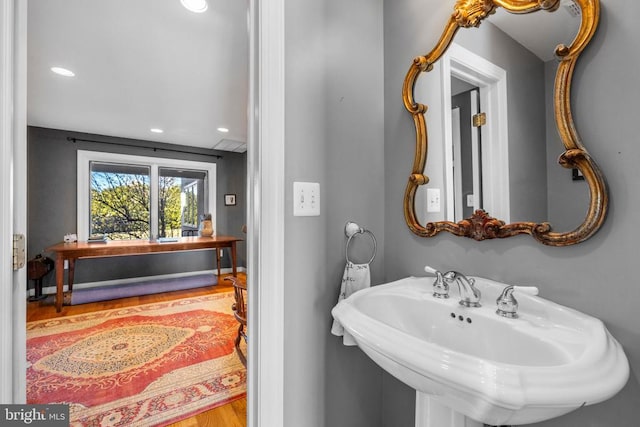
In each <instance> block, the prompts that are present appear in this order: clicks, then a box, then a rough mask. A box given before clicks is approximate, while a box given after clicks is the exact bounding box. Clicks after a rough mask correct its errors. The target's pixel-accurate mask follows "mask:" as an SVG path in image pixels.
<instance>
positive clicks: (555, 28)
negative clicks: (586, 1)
mask: <svg viewBox="0 0 640 427" xmlns="http://www.w3.org/2000/svg"><path fill="white" fill-rule="evenodd" d="M575 12H577V13H578V15H575ZM579 13H580V8H579V6H577V5H576V4H575V3H574V2H573V0H561V2H560V7H559V8H558V9H557V10H555V11H553V12H547V11H544V10H541V11H538V12H535V13H527V14H523V15H515V14H512V13H509V12H505V10H504V9H502V8H498V10H497V11H496V14H495V15H493V16H491V17H489V21H490V22H491V23H493V24H494V25H496V26H497V27H498V28H500V29H501V30H502V31H504V32H505V33H507V34H508V35H509V36H511V38H512V39H514V40H517V41H518V42H519V43H520V44H521V45H523V46H524V47H526V48H527V49H528V50H530V51H531V52H533V53H534V54H535V55H536V56H537V57H538V58H540V59H541V60H543V61H544V62H547V61H550V60H552V59H554V52H555V48H556V46H557V45H559V44H561V43H562V44H565V45H569V44H570V43H571V42H572V41H573V39H574V37H575V36H576V34H578V29H579V28H580V15H579Z"/></svg>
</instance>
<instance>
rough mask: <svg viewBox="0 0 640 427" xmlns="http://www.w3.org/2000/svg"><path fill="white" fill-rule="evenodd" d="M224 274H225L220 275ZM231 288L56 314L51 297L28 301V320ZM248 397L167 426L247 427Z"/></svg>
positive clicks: (222, 287) (226, 285)
mask: <svg viewBox="0 0 640 427" xmlns="http://www.w3.org/2000/svg"><path fill="white" fill-rule="evenodd" d="M223 277H224V275H223ZM238 277H240V278H241V279H244V280H246V277H245V275H244V273H238ZM232 289H233V287H232V286H231V283H230V282H228V281H225V280H220V283H219V284H218V285H217V286H214V287H213V288H211V287H209V288H199V289H187V290H183V291H176V292H165V293H162V294H157V295H143V296H139V297H130V298H122V299H118V300H111V301H101V302H95V303H90V304H81V305H73V306H64V307H62V311H61V312H60V313H56V308H55V307H54V306H53V300H52V299H51V298H49V299H47V300H44V301H40V302H29V303H27V321H28V322H32V321H35V320H44V319H52V318H56V317H61V316H65V315H73V314H84V313H91V312H93V311H100V310H110V309H114V308H121V307H130V306H134V305H140V304H151V303H156V302H162V301H171V300H174V299H180V298H188V297H196V296H200V295H208V294H211V293H218V292H229V291H231V290H232ZM246 418H247V400H246V398H243V399H238V400H235V401H233V402H231V403H229V404H226V405H224V406H220V407H218V408H215V409H212V410H210V411H207V412H203V413H201V414H198V415H196V416H193V417H191V418H187V419H185V420H183V421H179V422H177V423H174V424H171V426H170V427H199V426H203V427H209V426H216V427H246V425H247V421H246Z"/></svg>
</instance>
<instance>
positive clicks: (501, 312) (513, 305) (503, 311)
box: [496, 285, 518, 319]
mask: <svg viewBox="0 0 640 427" xmlns="http://www.w3.org/2000/svg"><path fill="white" fill-rule="evenodd" d="M513 291H514V286H513V285H511V286H507V287H505V288H504V289H503V290H502V293H501V294H500V296H499V297H498V298H497V299H496V304H497V306H498V308H497V309H496V314H497V315H498V316H502V317H508V318H510V319H515V318H517V317H518V300H517V299H516V298H515V297H514V296H513Z"/></svg>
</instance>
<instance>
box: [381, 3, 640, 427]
mask: <svg viewBox="0 0 640 427" xmlns="http://www.w3.org/2000/svg"><path fill="white" fill-rule="evenodd" d="M443 3H446V4H445V5H443ZM601 5H602V14H601V21H600V27H599V29H598V32H597V34H596V35H595V38H594V40H593V42H592V44H591V45H590V46H589V47H588V49H587V51H586V52H585V53H584V55H583V56H582V58H581V60H580V62H579V63H578V67H577V70H576V75H575V77H574V81H573V90H572V103H573V112H574V117H575V122H576V126H577V129H578V130H579V132H580V134H581V136H582V139H583V142H584V144H585V145H586V147H587V149H588V150H589V152H590V153H591V155H592V156H593V157H594V158H595V159H596V160H597V162H598V164H599V165H600V167H601V169H602V170H603V172H604V174H605V176H606V177H607V181H608V184H609V191H610V196H611V204H610V210H609V215H608V218H607V220H606V222H605V224H604V226H603V228H602V229H601V230H600V231H599V232H598V233H597V234H596V235H595V236H594V237H592V238H591V239H589V240H588V241H586V242H584V243H581V244H579V245H576V246H571V247H565V248H553V247H546V246H543V245H541V244H539V243H537V242H535V241H534V240H533V239H532V238H530V237H528V236H518V237H513V238H509V239H506V240H496V241H485V242H475V241H473V240H470V239H466V238H459V237H453V236H451V235H448V234H443V235H439V236H437V237H434V238H430V239H426V238H419V237H417V236H415V235H413V234H412V233H411V232H410V231H409V229H408V228H407V226H406V224H405V222H404V219H403V215H402V196H403V192H404V187H405V185H406V174H407V171H408V170H409V168H410V165H411V164H412V161H413V160H412V159H413V140H414V134H413V124H412V122H411V118H410V117H409V115H408V114H407V113H406V111H405V110H404V108H403V106H402V104H401V102H400V97H399V96H400V89H401V84H402V80H403V79H404V74H405V73H406V70H407V69H408V66H409V64H410V61H411V58H412V57H413V56H415V55H416V53H419V52H425V51H427V49H428V48H429V47H430V46H433V43H434V42H435V38H436V37H437V36H438V35H439V34H440V31H441V27H442V24H441V23H442V22H444V19H446V16H447V14H448V12H443V10H442V9H443V8H445V7H446V8H447V9H449V10H450V7H451V4H450V3H449V2H440V1H436V0H393V1H385V3H384V23H385V170H386V181H385V182H386V191H385V200H386V207H387V210H386V215H385V248H386V250H385V275H386V280H394V279H397V278H401V277H405V276H408V275H423V274H424V273H423V271H422V268H423V266H424V265H425V264H427V263H428V264H429V265H432V266H434V267H437V268H439V269H442V270H448V269H454V268H455V269H459V270H462V271H463V272H465V273H468V274H471V275H480V276H485V277H490V278H493V279H496V280H500V281H504V282H508V283H518V284H523V285H537V286H539V287H540V292H541V295H542V296H543V297H545V298H548V299H551V300H553V301H556V302H558V303H560V304H564V305H567V306H569V307H572V308H575V309H577V310H580V311H583V312H585V313H588V314H590V315H593V316H595V317H598V318H600V319H602V320H603V321H604V323H605V324H606V326H607V327H608V329H609V330H610V331H611V333H612V334H613V335H614V336H615V337H616V338H617V339H618V341H620V343H621V344H622V345H623V347H624V348H625V351H626V353H627V356H628V358H629V361H630V365H631V377H630V380H629V382H628V384H627V386H626V388H625V389H624V390H623V391H622V392H620V393H619V394H618V395H616V396H615V397H614V398H612V399H610V400H608V401H606V402H603V403H600V404H597V405H592V406H587V407H585V408H582V409H579V410H577V411H575V412H573V413H571V414H568V415H566V416H563V417H560V418H557V419H555V420H550V421H547V422H544V423H540V424H539V425H540V426H548V427H551V426H558V427H585V426H586V427H589V426H591V427H596V426H597V427H603V426H614V425H615V426H616V427H621V426H624V427H633V426H637V425H638V420H639V419H640V384H639V380H640V328H638V325H639V322H638V317H637V313H638V304H639V303H640V286H639V285H638V283H637V280H636V276H637V271H636V269H635V265H637V262H638V261H637V250H636V247H637V245H638V239H639V238H640V232H639V231H638V227H637V219H636V217H637V212H638V210H640V193H638V192H637V191H636V192H634V191H631V190H632V188H633V185H635V183H638V182H640V168H638V167H637V161H638V159H640V144H638V143H637V138H638V137H637V135H638V131H637V124H636V122H637V120H635V119H634V117H633V115H634V113H635V111H636V110H637V108H636V107H635V106H636V104H637V100H638V99H639V98H640V85H638V83H637V75H638V71H639V70H640V58H638V56H637V55H631V54H630V52H635V51H636V50H637V46H636V45H637V40H638V39H639V38H640V28H639V27H638V26H637V23H636V20H637V19H636V14H634V13H629V11H630V10H635V11H637V10H638V7H637V4H636V3H635V2H632V1H630V0H627V1H613V0H606V1H605V0H603V1H602V2H601ZM563 172H564V173H565V174H566V172H567V171H566V170H563ZM383 383H384V386H383V407H384V411H383V412H384V415H383V416H384V422H383V425H384V426H389V427H402V426H407V427H408V426H413V409H414V399H415V397H414V393H413V391H412V390H411V389H409V388H408V387H406V386H404V385H403V384H401V383H399V382H398V381H397V380H395V379H393V378H392V377H390V376H388V375H386V374H385V375H384V377H383Z"/></svg>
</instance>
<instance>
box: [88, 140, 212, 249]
mask: <svg viewBox="0 0 640 427" xmlns="http://www.w3.org/2000/svg"><path fill="white" fill-rule="evenodd" d="M91 162H105V163H109V162H110V163H120V164H130V165H138V166H148V167H149V168H150V176H149V182H150V183H151V186H150V187H151V188H150V198H151V206H150V230H149V233H150V235H151V238H152V239H157V237H158V193H159V191H158V183H159V169H160V168H162V167H167V168H177V169H191V170H202V171H205V172H206V173H207V179H206V182H205V191H204V206H205V212H208V213H211V221H212V223H213V227H214V228H213V229H214V230H216V229H217V227H216V181H217V176H216V164H215V163H207V162H198V161H193V160H177V159H165V158H162V157H147V156H136V155H131V154H119V153H106V152H101V151H87V150H78V152H77V164H78V170H77V200H78V202H77V231H76V233H77V235H78V240H79V241H86V240H87V238H88V237H89V217H90V215H91V209H90V202H91V200H90V199H91V195H90V194H91V184H90V182H91V175H90V174H91V172H90V163H91Z"/></svg>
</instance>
